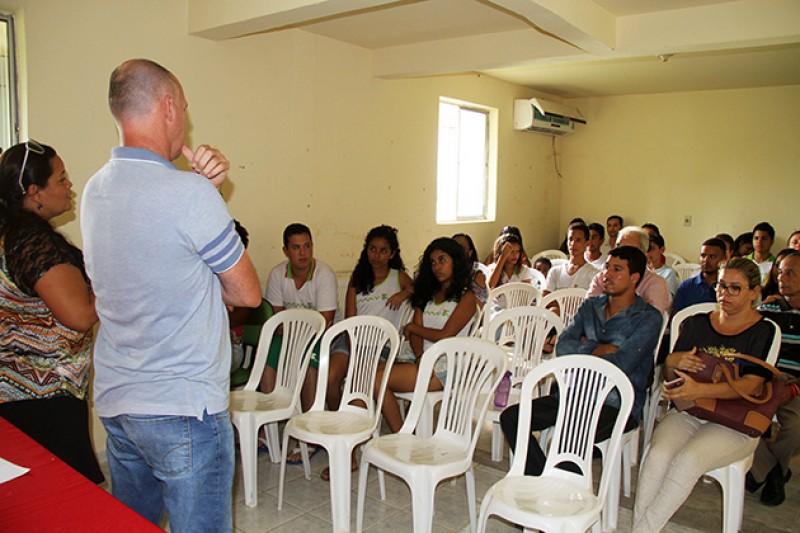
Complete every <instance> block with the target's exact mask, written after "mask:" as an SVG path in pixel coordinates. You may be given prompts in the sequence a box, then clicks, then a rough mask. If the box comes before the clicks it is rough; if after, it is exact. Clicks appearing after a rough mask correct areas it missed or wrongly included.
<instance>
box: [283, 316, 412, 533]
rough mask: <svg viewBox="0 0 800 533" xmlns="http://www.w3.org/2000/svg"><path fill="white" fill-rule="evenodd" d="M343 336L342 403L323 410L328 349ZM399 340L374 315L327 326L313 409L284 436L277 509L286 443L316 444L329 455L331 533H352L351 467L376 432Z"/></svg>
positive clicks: (294, 419)
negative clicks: (385, 352) (345, 349)
mask: <svg viewBox="0 0 800 533" xmlns="http://www.w3.org/2000/svg"><path fill="white" fill-rule="evenodd" d="M339 334H345V335H347V338H348V339H349V344H350V361H349V364H348V367H347V376H346V378H345V381H344V390H343V391H342V401H341V405H340V406H339V408H338V409H337V410H335V411H326V410H325V398H326V392H327V385H328V380H327V377H328V363H329V356H330V345H331V343H332V342H333V340H334V339H335V338H336V337H337V336H338V335H339ZM399 344H400V342H399V337H398V335H397V330H396V329H395V327H394V325H392V323H391V322H389V321H388V320H386V319H384V318H381V317H376V316H356V317H352V318H348V319H345V320H343V321H341V322H339V323H338V324H335V325H334V326H331V327H330V328H329V329H328V331H326V332H325V335H323V337H322V351H321V353H320V363H319V375H318V377H317V392H316V397H315V401H314V405H313V406H312V407H311V409H310V410H309V411H307V412H305V413H302V414H299V415H295V416H293V417H292V418H291V419H290V420H289V423H288V424H286V428H285V429H284V432H283V457H282V460H281V473H280V483H279V485H278V510H280V509H281V508H282V506H283V486H284V481H285V478H286V454H287V449H288V443H289V438H290V437H294V438H295V439H297V440H298V441H301V442H306V443H313V444H318V445H320V446H322V447H323V448H325V450H326V451H327V452H328V465H329V471H330V489H331V515H332V518H333V531H334V532H336V533H339V532H343V531H350V495H351V489H350V464H351V456H352V454H353V450H354V449H355V447H356V446H358V445H359V444H361V443H362V442H364V441H366V440H368V439H369V438H370V437H371V436H372V435H373V433H374V432H375V430H376V429H377V427H378V423H379V422H380V417H381V406H382V404H383V393H384V391H385V390H386V383H387V382H388V379H389V372H390V370H391V367H392V364H393V363H394V359H395V356H396V355H397V349H398V346H399ZM387 345H388V346H389V354H388V356H387V358H386V362H385V367H384V373H383V379H382V380H381V383H380V387H379V391H380V393H379V394H378V396H377V401H376V400H375V399H374V392H375V376H376V373H377V370H378V364H379V363H380V361H381V352H382V351H383V349H384V347H385V346H387ZM303 466H304V469H305V472H304V473H305V477H306V479H311V469H310V467H309V465H308V464H307V463H304V465H303Z"/></svg>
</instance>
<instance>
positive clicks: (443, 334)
mask: <svg viewBox="0 0 800 533" xmlns="http://www.w3.org/2000/svg"><path fill="white" fill-rule="evenodd" d="M476 302H477V299H476V298H475V294H474V293H473V292H472V291H467V292H465V293H464V295H463V296H462V297H461V300H459V302H458V305H457V306H456V308H455V309H454V310H453V313H452V314H451V315H450V318H448V319H447V322H446V323H445V325H444V327H443V328H442V329H436V328H426V327H425V326H423V325H422V322H421V321H420V323H419V324H417V323H416V321H414V322H412V323H411V324H408V325H406V331H408V332H410V333H413V334H414V335H418V336H420V337H422V338H423V339H425V340H428V341H431V342H436V341H440V340H442V339H449V338H450V337H455V336H456V335H457V334H458V332H459V331H461V330H462V329H464V326H466V325H467V323H468V322H469V321H470V320H471V319H472V317H474V316H475V311H476V309H477V303H476ZM415 317H416V315H415ZM421 317H422V313H421V312H420V318H421ZM409 326H411V328H409Z"/></svg>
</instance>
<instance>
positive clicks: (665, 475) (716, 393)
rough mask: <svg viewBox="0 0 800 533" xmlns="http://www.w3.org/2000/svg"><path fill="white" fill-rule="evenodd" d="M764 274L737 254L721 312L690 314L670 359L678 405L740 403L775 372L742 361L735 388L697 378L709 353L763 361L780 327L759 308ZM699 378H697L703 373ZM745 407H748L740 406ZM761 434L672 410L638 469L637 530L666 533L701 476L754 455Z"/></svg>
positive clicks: (720, 293)
mask: <svg viewBox="0 0 800 533" xmlns="http://www.w3.org/2000/svg"><path fill="white" fill-rule="evenodd" d="M760 282H761V275H760V273H759V270H758V267H757V266H756V265H755V264H754V263H753V262H752V261H750V260H748V259H743V258H735V259H731V260H730V261H728V262H727V263H725V264H724V265H723V266H722V268H721V271H720V276H719V282H718V284H717V289H716V290H717V301H718V302H719V310H717V311H714V312H712V313H708V314H699V315H695V316H692V317H690V318H688V319H686V320H685V321H684V323H683V327H682V328H681V331H680V336H679V337H678V341H677V343H676V344H675V351H674V352H673V353H671V354H669V355H668V356H667V358H666V362H665V364H664V375H665V379H666V381H667V383H666V384H665V389H664V393H663V395H664V397H665V398H667V399H669V400H672V401H673V402H675V403H678V404H681V403H683V404H686V403H690V402H694V401H697V400H702V399H705V398H715V399H717V400H734V401H735V400H740V399H741V395H740V392H743V393H745V394H749V395H758V394H759V393H760V392H761V390H762V385H763V384H764V382H765V381H767V380H769V379H770V376H771V375H772V373H771V372H770V371H769V370H768V369H766V368H763V367H761V366H759V365H757V364H754V363H749V362H744V363H742V362H740V361H738V360H737V364H738V366H739V377H737V378H735V381H734V385H735V387H736V389H738V390H739V391H740V392H737V391H736V390H734V387H732V386H731V385H730V384H729V383H728V382H727V381H726V380H724V379H723V380H722V381H720V382H717V383H704V382H700V381H697V380H696V379H694V377H697V373H700V372H702V371H703V370H704V369H705V368H706V365H705V364H704V362H703V359H702V358H701V357H700V352H705V353H706V354H710V355H713V356H717V357H725V356H727V355H731V354H746V355H750V356H753V357H755V358H757V359H761V360H765V359H766V357H767V354H768V352H769V350H770V347H771V345H772V341H773V338H774V335H775V326H774V324H772V323H770V322H768V321H766V320H765V319H764V318H763V317H762V316H761V315H760V314H759V313H758V312H757V311H756V310H755V303H756V301H757V300H758V297H759V295H760V294H761V283H760ZM698 379H699V378H698ZM742 408H743V409H746V407H745V406H743V407H742ZM757 444H758V437H753V436H749V435H747V434H745V433H743V432H741V431H737V430H736V429H731V428H730V427H727V426H726V425H722V424H720V423H716V422H709V421H707V420H702V419H700V418H698V417H696V416H693V415H692V414H689V413H688V412H680V411H677V410H672V411H670V412H669V413H667V415H666V416H665V417H664V419H663V420H662V421H661V422H660V423H659V424H658V426H657V427H656V429H655V432H654V434H653V439H652V441H651V444H650V450H649V452H648V454H647V457H646V458H645V460H644V462H643V463H642V466H641V468H640V470H639V482H638V486H637V490H636V506H635V508H634V521H633V531H637V532H651V531H652V532H657V531H661V530H662V529H663V528H664V526H665V525H666V524H667V522H668V521H669V519H670V518H671V517H672V515H673V514H674V513H675V512H676V511H677V510H678V509H679V508H680V506H681V505H682V504H683V502H684V501H685V500H686V498H687V497H688V496H689V494H691V492H692V489H693V488H694V485H695V483H697V480H698V479H700V476H702V475H703V474H705V473H706V472H708V471H709V470H713V469H715V468H720V467H723V466H727V465H729V464H731V463H733V462H736V461H739V460H741V459H744V458H745V457H747V456H748V455H749V454H751V453H753V451H754V450H755V448H756V445H757Z"/></svg>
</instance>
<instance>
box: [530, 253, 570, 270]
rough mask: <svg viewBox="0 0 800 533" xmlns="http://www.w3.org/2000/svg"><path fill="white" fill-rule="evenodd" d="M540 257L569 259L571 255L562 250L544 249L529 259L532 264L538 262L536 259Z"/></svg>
mask: <svg viewBox="0 0 800 533" xmlns="http://www.w3.org/2000/svg"><path fill="white" fill-rule="evenodd" d="M540 257H544V258H545V259H550V260H551V261H552V260H553V259H569V256H568V255H567V254H565V253H564V252H562V251H561V250H542V251H541V252H539V253H538V254H536V255H534V256H533V257H531V258H530V259H529V261H530V263H531V266H533V265H535V264H536V260H537V259H539V258H540Z"/></svg>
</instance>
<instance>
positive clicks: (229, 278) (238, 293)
mask: <svg viewBox="0 0 800 533" xmlns="http://www.w3.org/2000/svg"><path fill="white" fill-rule="evenodd" d="M218 276H219V280H220V281H221V282H222V300H223V301H224V302H225V304H226V305H233V306H235V307H258V306H259V305H260V304H261V285H260V284H259V283H258V274H256V269H255V267H254V266H253V262H252V261H251V260H250V256H249V255H248V254H247V252H246V251H245V252H244V253H243V254H242V257H241V258H240V259H239V261H238V262H237V263H236V264H235V265H234V266H233V267H232V268H230V269H228V270H226V271H225V272H222V273H221V274H218Z"/></svg>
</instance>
